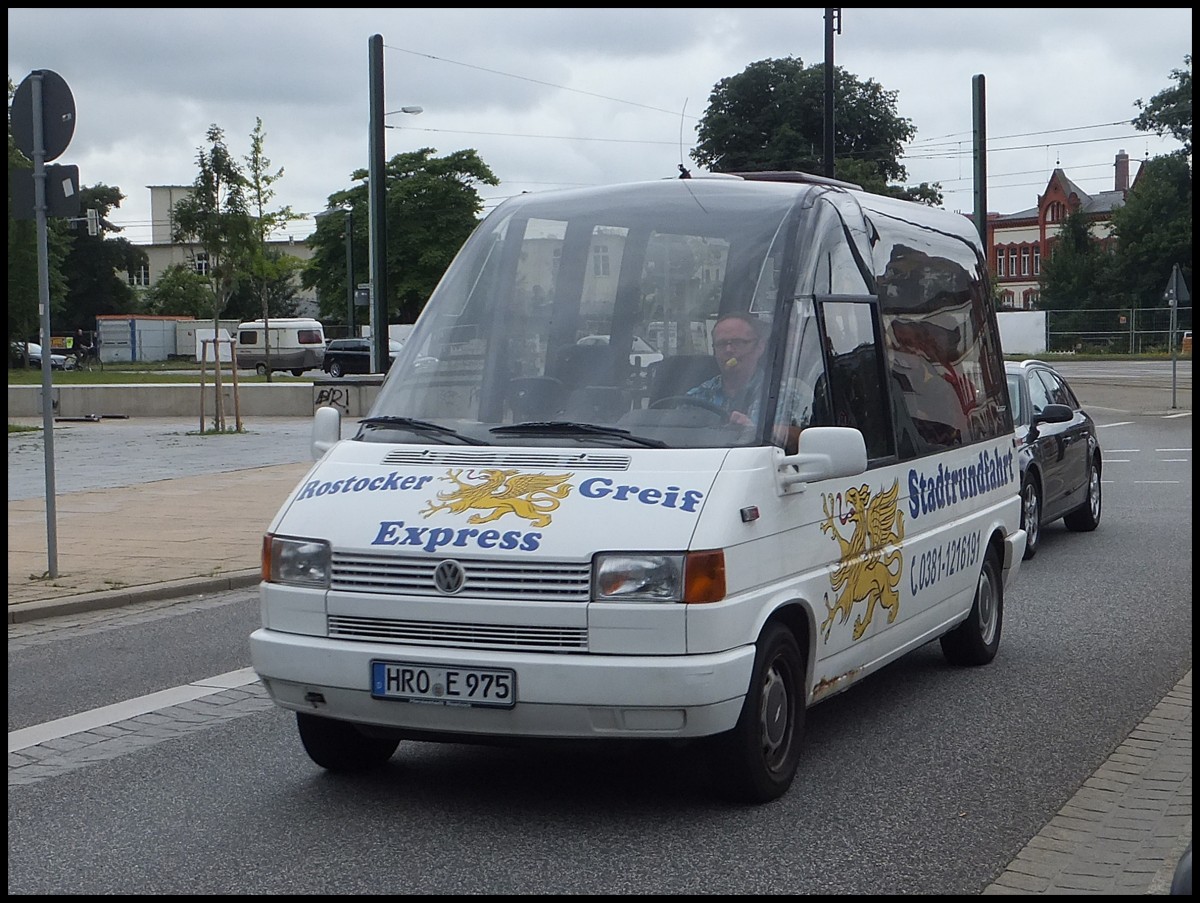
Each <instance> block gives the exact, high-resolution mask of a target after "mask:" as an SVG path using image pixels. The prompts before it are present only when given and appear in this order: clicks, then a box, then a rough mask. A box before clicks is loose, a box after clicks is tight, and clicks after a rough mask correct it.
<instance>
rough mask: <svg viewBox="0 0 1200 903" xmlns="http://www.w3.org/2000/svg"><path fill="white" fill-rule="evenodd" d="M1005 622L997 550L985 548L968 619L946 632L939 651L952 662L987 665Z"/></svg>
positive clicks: (1002, 582)
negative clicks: (986, 549) (985, 551)
mask: <svg viewBox="0 0 1200 903" xmlns="http://www.w3.org/2000/svg"><path fill="white" fill-rule="evenodd" d="M1003 626H1004V578H1003V575H1002V574H1001V572H1000V554H999V553H998V552H997V551H996V550H995V549H988V551H987V553H986V554H985V555H984V556H983V567H982V568H980V570H979V581H978V582H977V583H976V584H975V601H974V603H972V605H971V613H970V614H969V615H967V619H966V620H965V621H963V622H962V623H961V624H959V625H958V626H957V627H955V628H954V629H953V630H951V631H950V632H949V633H947V634H945V635H944V636H943V637H942V639H941V643H942V654H943V655H945V656H946V661H948V662H949V663H950V664H952V665H986V664H987V663H988V662H990V661H991V660H992V659H994V658H995V657H996V652H997V650H998V649H999V648H1000V630H1001V628H1002V627H1003Z"/></svg>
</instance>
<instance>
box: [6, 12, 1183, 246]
mask: <svg viewBox="0 0 1200 903" xmlns="http://www.w3.org/2000/svg"><path fill="white" fill-rule="evenodd" d="M8 26H9V27H8V75H9V78H10V79H11V80H12V82H13V84H14V85H17V84H20V82H21V81H22V80H23V79H25V78H26V77H27V76H28V75H29V73H30V72H31V71H33V70H35V69H50V70H53V71H54V72H56V73H58V74H59V75H60V76H62V77H63V79H64V80H65V81H66V83H67V84H68V86H69V87H70V89H71V92H72V94H73V96H74V99H75V105H76V111H77V120H78V124H77V127H76V130H75V134H74V138H73V140H72V142H71V144H70V146H69V147H68V148H67V150H66V152H65V153H64V154H63V155H62V156H61V157H60V158H59V159H58V160H57V161H55V162H57V163H65V164H74V165H77V166H78V167H79V170H80V179H81V181H82V183H83V184H84V185H95V184H98V183H104V184H106V185H110V186H117V187H119V188H120V189H121V191H122V192H123V193H124V194H125V195H126V200H125V201H124V202H123V203H122V205H121V207H120V209H118V210H115V211H113V215H112V216H111V217H110V219H111V220H112V221H113V222H115V223H116V224H118V225H121V226H123V227H124V229H125V231H124V232H123V235H124V236H125V237H127V238H128V239H130V240H131V241H133V242H135V243H146V242H149V240H150V192H149V190H148V187H147V186H150V185H188V184H191V183H192V181H193V180H194V179H195V176H196V165H195V161H196V154H197V151H198V149H199V148H200V147H201V146H203V145H204V136H205V132H206V131H207V129H208V127H209V125H210V124H214V123H215V124H216V125H218V126H220V127H221V128H222V129H223V130H224V132H225V137H226V142H227V144H228V145H229V147H230V149H231V151H233V152H234V153H235V154H237V155H238V156H239V157H244V156H245V155H246V154H247V153H248V152H249V135H250V133H251V131H253V129H254V124H255V118H256V117H258V118H261V119H262V121H263V128H264V131H265V133H266V144H265V151H266V155H267V156H268V158H269V159H270V160H271V162H272V164H273V167H274V168H279V167H282V168H283V169H284V177H283V178H282V179H281V180H280V181H279V182H278V183H277V185H276V192H277V194H276V198H275V203H276V206H283V205H289V206H291V207H292V208H293V209H294V210H296V211H298V212H303V213H305V214H307V215H308V216H309V217H310V218H309V219H307V220H305V221H302V222H299V223H296V224H294V226H293V228H292V229H291V232H292V234H293V235H294V236H295V237H296V238H302V237H304V236H306V235H307V234H308V233H309V232H310V231H311V229H312V220H311V215H312V214H315V213H317V212H320V211H322V210H324V209H325V207H326V201H327V199H328V196H329V195H330V194H332V193H334V192H336V191H339V190H342V189H345V188H348V187H350V186H351V185H352V184H353V183H352V181H351V178H350V174H351V173H352V172H353V171H354V170H356V169H365V168H366V167H367V165H368V124H369V56H368V43H369V40H370V38H371V36H372V35H375V34H378V35H381V36H382V38H383V44H384V52H383V63H384V96H385V102H384V103H385V109H386V110H388V111H393V110H398V109H399V108H400V107H402V106H407V105H419V106H421V107H423V108H424V112H423V113H422V114H420V115H407V114H402V113H396V114H394V115H391V116H389V117H388V118H387V120H386V121H387V122H388V123H389V124H390V125H394V126H397V128H394V129H389V130H388V131H387V132H386V136H387V156H388V157H391V156H393V155H395V154H397V153H401V152H404V151H410V150H415V149H417V148H420V147H432V148H434V149H435V150H436V152H437V153H438V154H439V155H444V154H448V153H451V152H453V151H456V150H460V149H463V148H474V149H475V150H476V151H477V152H478V153H479V155H480V157H481V158H482V159H483V161H484V162H485V163H487V164H488V166H489V167H491V169H492V171H493V172H495V173H496V175H497V176H498V177H499V179H500V180H501V185H500V186H499V187H498V188H491V187H487V186H485V187H484V190H483V192H482V193H483V195H484V197H485V198H486V199H487V202H486V207H487V209H491V208H492V207H494V206H495V204H496V203H498V201H499V200H500V199H501V198H503V197H506V196H509V195H513V194H518V193H520V192H522V191H545V190H551V189H554V188H561V187H569V186H579V185H599V184H607V183H613V182H621V181H628V180H638V179H659V178H670V177H673V176H675V175H677V167H678V165H679V163H680V162H683V163H684V165H686V166H687V167H689V168H692V169H695V170H697V171H698V169H699V168H698V167H696V166H695V165H694V164H693V162H692V161H691V159H690V158H689V157H688V152H689V151H690V150H691V149H692V147H694V142H695V137H696V135H695V125H696V122H697V120H698V119H699V117H700V116H702V115H703V113H704V111H705V109H706V108H707V105H708V98H709V95H710V94H711V92H712V89H713V87H714V86H715V85H716V84H717V82H719V81H720V80H721V79H723V78H727V77H729V76H733V75H736V74H738V73H740V72H741V71H743V70H744V69H745V68H746V66H747V65H749V64H750V63H752V62H756V61H758V60H763V59H768V58H783V57H788V56H793V57H796V58H799V59H801V60H802V61H803V62H804V63H805V65H812V64H817V63H822V62H824V58H825V34H824V27H825V26H824V16H823V10H822V9H820V8H811V9H809V8H785V9H730V8H721V9H685V10H677V9H612V8H604V9H590V8H589V9H448V10H427V9H398V8H385V9H359V8H350V9H328V8H320V9H309V10H304V9H297V8H285V9H281V10H267V9H201V10H190V9H183V10H166V9H113V8H103V7H101V8H87V9H64V8H60V7H55V8H46V9H41V8H39V9H31V8H17V9H14V8H11V7H10V8H9V10H8ZM1191 42H1192V10H1191V9H1187V8H1169V9H1168V8H1157V9H1137V8H1130V9H1107V10H1105V9H1091V8H1084V9H1067V8H1051V9H1043V8H1037V7H1032V8H1030V7H1016V8H1006V9H949V10H946V9H896V8H888V9H873V8H859V7H843V8H842V33H841V34H840V35H838V36H836V38H835V47H834V63H835V64H836V65H837V66H839V67H842V68H844V69H845V70H847V71H848V72H850V73H852V74H853V75H855V76H856V77H857V78H859V79H860V80H864V81H865V80H867V79H872V80H874V81H876V82H878V83H879V84H880V85H881V86H882V87H883V88H884V89H885V90H889V91H896V92H897V93H898V97H897V104H896V106H897V112H898V113H899V115H900V116H903V117H905V118H907V119H910V120H911V121H912V123H913V125H914V126H915V127H916V129H917V134H916V137H915V139H914V140H913V142H912V143H911V144H910V145H909V147H908V149H907V153H906V156H905V157H904V159H903V160H902V162H903V163H904V165H905V166H906V167H907V169H908V174H909V182H910V184H917V183H919V182H922V181H927V182H940V183H941V184H942V188H943V193H944V196H945V206H946V207H948V208H950V209H955V210H962V211H966V212H969V211H971V210H972V209H973V205H974V202H973V199H972V194H971V191H972V184H971V176H972V144H971V125H972V77H973V76H975V75H983V76H984V78H985V83H986V99H987V103H986V109H987V132H988V137H989V144H990V147H989V154H988V174H989V179H988V208H989V210H993V211H999V212H1001V213H1014V212H1017V211H1020V210H1025V209H1028V208H1030V207H1032V206H1034V205H1035V204H1036V202H1037V195H1038V194H1039V193H1040V192H1041V191H1042V190H1043V189H1044V188H1045V185H1046V181H1047V179H1048V178H1049V176H1050V174H1051V172H1052V171H1053V170H1054V168H1055V167H1056V166H1061V167H1062V168H1063V169H1064V170H1065V171H1066V173H1067V175H1068V176H1069V177H1070V178H1071V179H1073V180H1074V181H1075V182H1076V183H1077V184H1079V185H1080V187H1082V188H1083V189H1084V190H1085V191H1088V192H1091V193H1097V192H1100V191H1105V190H1110V189H1111V188H1112V187H1113V161H1114V158H1115V156H1116V154H1117V153H1118V151H1120V150H1125V151H1126V152H1127V153H1128V154H1129V155H1130V157H1131V158H1132V159H1133V160H1134V161H1140V160H1141V159H1143V158H1144V157H1146V156H1150V157H1153V156H1157V155H1159V154H1163V153H1166V152H1169V151H1172V150H1175V149H1177V148H1178V144H1177V143H1176V142H1174V141H1173V140H1172V139H1170V138H1169V137H1167V138H1163V139H1160V138H1158V137H1156V136H1154V135H1153V134H1145V133H1141V132H1138V131H1136V130H1135V129H1134V128H1133V127H1132V126H1131V125H1129V120H1131V119H1132V118H1134V117H1135V116H1136V115H1137V113H1138V110H1137V108H1136V106H1135V101H1137V100H1138V99H1142V100H1149V99H1150V98H1151V97H1152V96H1153V95H1154V94H1157V93H1158V92H1159V91H1162V90H1163V89H1165V88H1168V87H1171V86H1172V85H1173V84H1174V82H1173V81H1172V79H1171V77H1170V73H1171V71H1172V70H1175V69H1181V68H1183V67H1184V56H1185V55H1187V54H1190V53H1191V47H1192V43H1191ZM1136 171H1137V164H1136V162H1135V163H1134V165H1133V166H1132V167H1131V174H1133V173H1136Z"/></svg>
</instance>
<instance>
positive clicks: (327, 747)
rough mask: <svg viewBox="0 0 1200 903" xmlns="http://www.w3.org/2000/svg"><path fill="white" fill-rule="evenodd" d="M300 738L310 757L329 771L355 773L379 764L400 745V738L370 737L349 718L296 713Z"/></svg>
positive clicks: (389, 756)
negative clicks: (350, 721) (340, 718)
mask: <svg viewBox="0 0 1200 903" xmlns="http://www.w3.org/2000/svg"><path fill="white" fill-rule="evenodd" d="M296 727H297V728H298V729H299V731H300V742H301V743H303V744H304V751H305V752H306V753H308V757H309V758H310V759H312V760H313V761H314V762H316V763H317V764H318V765H320V766H321V767H322V768H324V769H326V770H328V771H334V772H339V773H343V774H352V773H355V772H360V771H369V770H370V769H372V768H378V767H379V766H381V765H383V764H384V763H386V762H387V760H388V759H390V758H391V757H392V754H393V753H394V752H395V751H396V747H397V746H399V745H400V741H399V740H387V739H383V738H380V737H368V736H367V735H366V734H364V733H362V732H361V731H359V729H358V728H356V727H355V726H354V725H353V724H350V723H349V722H348V721H336V720H334V719H333V718H321V717H320V716H318V715H309V714H308V713H307V712H297V713H296Z"/></svg>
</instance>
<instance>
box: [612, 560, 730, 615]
mask: <svg viewBox="0 0 1200 903" xmlns="http://www.w3.org/2000/svg"><path fill="white" fill-rule="evenodd" d="M592 598H593V599H594V600H595V601H597V602H687V603H703V602H719V601H720V600H721V599H724V598H725V553H724V552H722V551H720V550H717V551H710V552H673V553H641V554H638V553H629V552H602V553H600V554H598V555H597V556H596V557H595V559H594V560H593V565H592Z"/></svg>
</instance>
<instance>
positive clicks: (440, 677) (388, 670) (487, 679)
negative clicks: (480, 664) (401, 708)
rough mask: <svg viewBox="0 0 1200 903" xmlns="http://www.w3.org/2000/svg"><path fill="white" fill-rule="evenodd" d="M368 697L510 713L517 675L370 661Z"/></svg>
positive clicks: (485, 670)
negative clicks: (507, 710) (507, 711)
mask: <svg viewBox="0 0 1200 903" xmlns="http://www.w3.org/2000/svg"><path fill="white" fill-rule="evenodd" d="M371 695H372V696H373V697H375V698H376V699H401V700H407V701H408V702H434V703H439V704H441V705H474V706H491V707H493V708H502V709H511V708H512V707H513V706H514V705H516V702H517V674H516V672H515V671H510V670H508V669H507V668H458V667H450V668H435V667H432V666H430V665H417V664H412V663H409V662H379V661H373V662H371Z"/></svg>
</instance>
